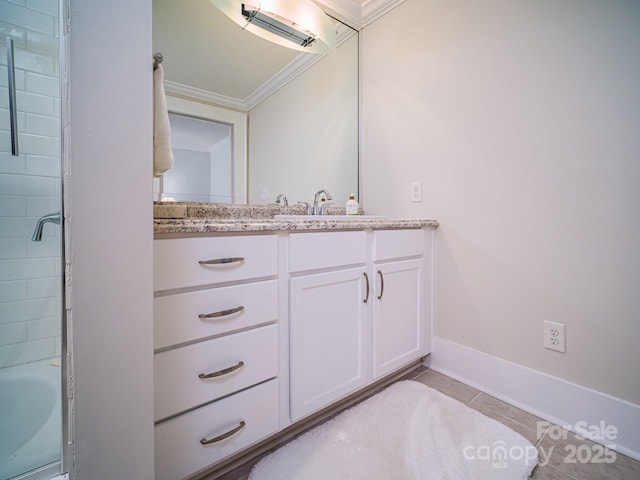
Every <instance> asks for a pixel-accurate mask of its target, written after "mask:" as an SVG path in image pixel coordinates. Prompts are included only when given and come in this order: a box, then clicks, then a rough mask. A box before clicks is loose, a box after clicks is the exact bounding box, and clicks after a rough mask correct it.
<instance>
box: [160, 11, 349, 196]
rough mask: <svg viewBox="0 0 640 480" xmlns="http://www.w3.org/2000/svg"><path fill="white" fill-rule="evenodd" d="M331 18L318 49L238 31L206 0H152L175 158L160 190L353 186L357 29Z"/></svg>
mask: <svg viewBox="0 0 640 480" xmlns="http://www.w3.org/2000/svg"><path fill="white" fill-rule="evenodd" d="M336 24H337V25H338V27H339V28H338V32H339V33H338V47H337V49H336V52H335V53H332V54H329V55H326V56H324V57H322V56H319V55H313V54H309V53H300V52H298V51H295V50H291V49H288V48H285V47H282V46H279V45H276V44H273V43H271V42H268V41H266V40H263V39H262V38H259V37H257V36H255V35H253V34H251V33H249V32H247V31H243V30H242V28H241V27H239V26H238V25H236V24H235V23H233V22H232V21H231V20H230V19H229V18H228V17H226V16H225V15H224V14H223V13H222V12H220V11H219V10H218V9H217V8H216V7H215V6H213V5H212V4H211V2H210V1H209V0H189V1H186V2H185V1H179V0H153V49H154V51H158V52H161V53H162V54H163V56H164V60H163V62H162V65H163V68H164V72H165V88H166V91H167V104H168V107H169V111H170V112H171V124H172V133H173V135H172V137H173V138H172V147H173V149H174V159H175V163H174V168H173V169H172V170H170V171H169V172H167V173H166V174H165V176H164V179H163V182H162V189H163V190H164V192H165V193H166V194H167V195H170V196H172V197H174V198H175V199H176V200H178V201H207V202H219V203H246V202H249V203H254V204H265V203H274V201H275V198H276V196H277V195H278V194H281V193H283V194H285V195H286V196H287V198H288V199H289V203H290V204H293V203H295V202H298V201H307V202H308V201H310V200H312V199H313V195H314V193H315V192H316V191H318V190H320V189H327V190H329V191H330V192H331V193H332V195H333V201H334V202H336V203H342V202H344V201H346V200H347V198H348V196H349V194H352V193H355V194H356V195H357V194H358V138H359V135H358V50H359V48H358V34H357V32H355V31H353V30H351V29H349V28H348V27H346V26H344V25H341V24H339V22H337V21H336ZM208 122H211V124H210V125H208ZM190 126H193V130H190ZM223 131H226V132H227V137H226V140H225V139H224V138H223V137H216V136H215V135H218V134H220V132H223ZM213 132H216V133H213ZM209 135H212V136H211V137H209ZM189 142H191V143H189ZM225 149H226V150H225ZM225 152H227V153H228V154H229V156H230V157H228V160H225V159H224V158H223V155H226V154H227V153H225Z"/></svg>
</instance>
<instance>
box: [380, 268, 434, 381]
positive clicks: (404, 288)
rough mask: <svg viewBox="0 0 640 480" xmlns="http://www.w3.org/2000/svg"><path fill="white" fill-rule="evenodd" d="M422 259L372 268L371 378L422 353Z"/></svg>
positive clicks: (423, 327)
mask: <svg viewBox="0 0 640 480" xmlns="http://www.w3.org/2000/svg"><path fill="white" fill-rule="evenodd" d="M423 275H424V264H423V260H422V259H418V260H406V261H401V262H392V263H387V264H383V265H375V272H374V278H375V281H374V284H375V289H374V296H373V299H372V300H371V301H372V302H373V305H374V308H373V310H374V313H373V378H374V379H375V378H379V377H381V376H383V375H385V374H387V373H389V372H391V371H393V370H395V369H396V368H398V367H401V366H403V365H405V364H407V363H409V362H411V361H413V360H416V359H418V358H420V356H421V355H423V354H424V338H425V332H424V329H425V327H426V325H425V318H426V317H425V312H424V294H423V288H424V285H423V283H424V282H423V278H424V277H423Z"/></svg>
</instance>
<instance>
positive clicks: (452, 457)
mask: <svg viewBox="0 0 640 480" xmlns="http://www.w3.org/2000/svg"><path fill="white" fill-rule="evenodd" d="M537 461H538V453H537V450H536V448H535V447H534V446H533V445H532V444H531V443H530V442H529V441H528V440H526V439H525V438H524V437H522V436H521V435H520V434H518V433H516V432H514V431H513V430H511V429H509V428H507V427H505V426H504V425H502V424H501V423H499V422H497V421H495V420H493V419H491V418H488V417H485V416H484V415H482V414H480V413H478V412H476V411H475V410H473V409H471V408H469V407H467V406H465V405H463V404H462V403H460V402H458V401H456V400H454V399H452V398H450V397H448V396H446V395H443V394H442V393H440V392H438V391H436V390H433V389H432V388H429V387H427V386H426V385H423V384H421V383H418V382H413V381H403V382H398V383H395V384H393V385H392V386H390V387H389V388H387V389H386V390H384V391H382V392H380V393H379V394H377V395H375V396H373V397H371V398H370V399H368V400H366V401H364V402H362V403H361V404H359V405H357V406H355V407H353V408H351V409H350V410H347V411H345V412H343V413H341V414H340V415H338V416H337V417H335V418H333V419H332V420H329V421H328V422H326V423H324V424H322V425H320V426H318V427H316V428H314V429H313V430H310V431H309V432H307V433H305V434H304V435H302V436H300V437H299V438H297V439H295V440H293V441H292V442H290V443H288V444H286V445H285V446H283V447H282V448H280V449H279V450H277V451H276V452H274V453H272V454H271V455H269V456H267V457H265V458H264V459H262V460H261V461H260V462H258V463H257V464H256V466H255V467H254V468H253V470H252V471H251V474H250V475H249V480H285V479H286V480H341V479H344V480H346V479H349V480H432V479H433V480H436V479H438V480H439V479H442V480H445V479H447V480H449V479H450V480H462V479H474V480H475V479H491V480H502V479H504V480H507V479H508V480H520V479H526V478H528V477H529V475H530V474H531V471H532V470H533V468H534V467H535V466H536V464H537Z"/></svg>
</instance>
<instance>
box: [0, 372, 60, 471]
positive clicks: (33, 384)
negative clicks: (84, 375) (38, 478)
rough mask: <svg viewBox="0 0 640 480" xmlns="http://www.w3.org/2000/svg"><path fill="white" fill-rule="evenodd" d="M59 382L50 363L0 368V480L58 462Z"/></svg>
mask: <svg viewBox="0 0 640 480" xmlns="http://www.w3.org/2000/svg"><path fill="white" fill-rule="evenodd" d="M61 383H62V382H61V372H60V367H58V366H53V365H51V361H50V360H42V361H39V362H33V363H27V364H24V365H17V366H15V367H6V368H2V369H0V480H6V479H9V478H12V477H14V476H16V475H19V474H21V473H25V472H28V471H31V470H34V469H37V468H40V467H42V466H44V465H48V464H52V463H56V462H59V461H60V454H61V444H62V439H61V436H62V434H61V427H62V417H61V415H62V413H61V412H62V409H61V398H60V397H61Z"/></svg>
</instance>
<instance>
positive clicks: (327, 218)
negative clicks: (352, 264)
mask: <svg viewBox="0 0 640 480" xmlns="http://www.w3.org/2000/svg"><path fill="white" fill-rule="evenodd" d="M274 219H276V220H294V221H295V220H308V221H315V222H326V221H342V222H345V221H352V222H367V221H368V222H375V221H377V220H386V219H387V217H384V216H382V215H275V216H274Z"/></svg>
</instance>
